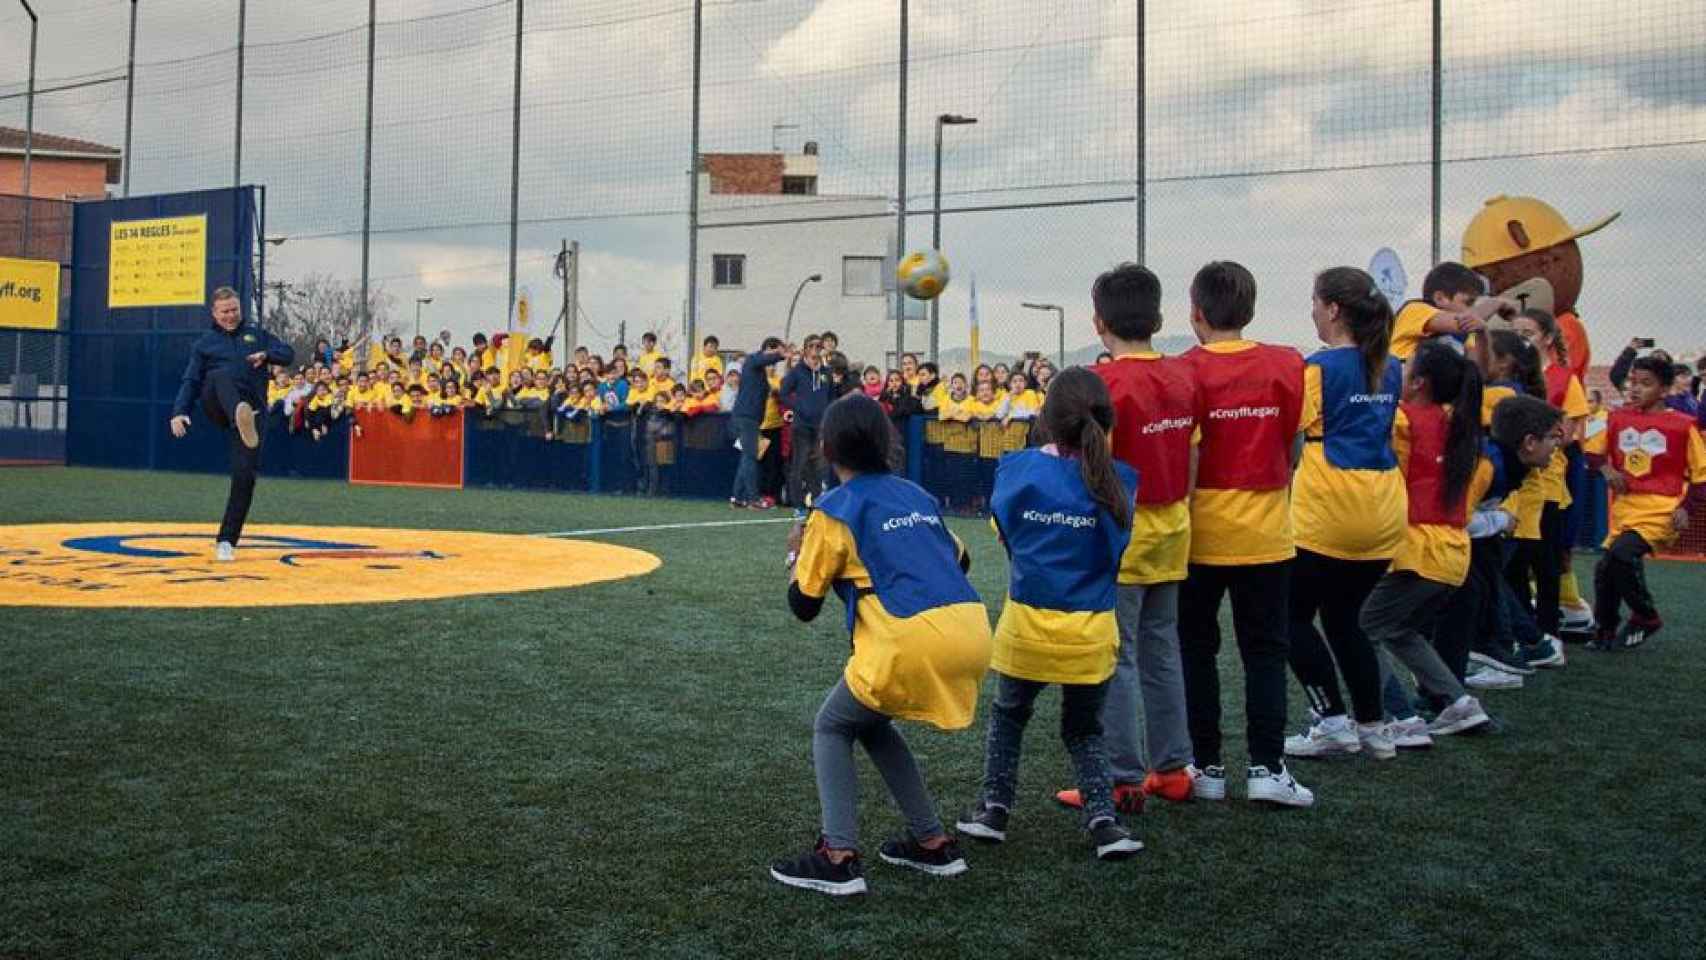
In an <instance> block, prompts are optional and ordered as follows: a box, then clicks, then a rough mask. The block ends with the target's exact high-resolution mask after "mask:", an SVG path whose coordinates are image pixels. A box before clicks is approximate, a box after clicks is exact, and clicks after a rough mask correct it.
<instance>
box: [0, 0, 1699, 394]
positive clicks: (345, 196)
mask: <svg viewBox="0 0 1706 960" xmlns="http://www.w3.org/2000/svg"><path fill="white" fill-rule="evenodd" d="M132 10H133V5H132V4H130V3H127V2H124V0H74V2H72V3H68V4H66V5H60V6H58V7H56V8H50V9H45V10H41V11H40V15H41V17H42V20H41V23H40V27H39V29H40V37H41V47H40V53H39V57H38V67H37V75H36V88H37V93H36V95H35V97H34V117H33V122H34V126H35V129H36V130H37V131H39V132H42V133H49V134H53V135H57V136H62V137H71V138H76V139H78V140H81V141H88V142H90V143H94V144H98V145H106V146H109V147H113V148H120V147H122V146H123V145H124V144H126V143H128V144H129V153H128V155H126V156H125V157H124V163H125V165H126V166H127V170H126V171H125V174H126V176H127V177H128V182H115V183H114V184H113V185H112V189H113V191H114V192H122V191H123V190H124V189H129V190H130V191H131V192H132V193H137V194H141V193H151V192H164V191H174V190H186V189H196V188H202V187H209V186H220V185H227V184H230V183H232V182H233V181H234V180H237V179H240V180H242V181H244V182H252V183H259V184H264V185H265V186H266V187H267V199H268V204H267V224H266V232H267V233H268V234H272V235H275V244H276V245H271V246H269V247H268V258H269V260H268V280H269V281H271V282H270V284H269V288H268V292H267V300H266V302H267V310H268V311H269V313H278V314H284V315H288V313H289V312H290V311H291V310H292V309H300V308H302V307H301V306H300V305H299V303H298V299H299V298H300V297H301V296H302V295H303V294H302V290H303V289H305V288H307V287H314V289H323V288H324V286H325V285H326V284H334V285H342V286H345V287H349V288H353V289H359V288H360V285H361V284H362V282H363V278H364V276H365V280H366V283H367V284H368V286H369V288H370V290H372V291H376V293H375V294H374V296H373V297H372V305H373V313H374V314H375V317H374V319H375V321H376V322H377V323H378V325H379V326H381V327H382V328H384V329H386V330H388V331H397V332H401V333H403V334H405V335H408V334H411V333H412V332H413V330H414V329H415V328H416V322H417V317H418V318H419V328H420V329H421V330H422V332H423V333H424V334H426V335H429V336H431V335H434V334H436V333H437V332H439V331H441V330H444V331H449V332H450V333H451V335H452V337H453V340H454V342H456V343H465V342H466V341H467V338H468V336H469V335H471V334H472V333H473V332H474V331H476V330H480V331H487V332H490V331H492V330H495V329H504V328H506V327H508V326H510V325H511V324H513V323H515V322H516V318H517V314H516V311H515V309H514V307H513V304H514V302H515V300H516V299H517V298H518V297H519V296H523V295H525V297H526V299H527V300H528V301H529V302H530V303H531V304H532V310H531V314H532V319H531V323H530V326H529V330H528V333H529V334H530V335H535V336H543V335H544V334H546V333H548V332H550V331H552V330H556V332H557V335H558V341H557V344H558V348H559V354H558V355H559V356H561V355H562V348H563V347H566V346H569V345H572V344H576V343H578V344H584V345H587V346H589V347H591V348H592V349H594V350H595V351H598V352H603V353H608V351H609V349H610V348H611V347H612V346H613V345H614V344H615V343H616V342H617V341H618V340H625V341H627V342H630V343H632V342H635V341H637V340H638V338H639V335H640V333H642V332H645V331H652V332H656V333H657V334H658V335H659V337H660V339H661V341H662V343H663V345H664V346H665V348H666V349H667V350H668V351H669V352H671V353H672V354H674V355H675V356H676V357H677V360H678V362H679V360H680V359H682V358H683V357H684V355H685V354H686V352H687V344H686V342H685V341H686V339H687V337H688V336H689V332H690V331H691V332H692V334H693V335H694V336H695V337H698V336H703V335H705V334H707V333H709V334H716V335H719V336H721V337H722V338H723V340H724V346H725V347H729V348H735V349H750V347H751V346H752V345H753V344H754V343H756V340H757V338H759V337H761V336H763V335H765V334H769V333H776V334H780V333H782V332H784V331H787V332H788V333H789V334H790V335H791V336H792V338H794V339H798V338H799V335H800V334H801V333H802V332H805V331H816V330H822V329H834V330H835V331H836V332H837V333H838V334H840V335H841V337H842V340H843V343H844V345H846V346H847V347H848V351H849V352H850V353H851V354H853V355H854V359H855V360H857V361H867V362H871V363H874V364H877V365H879V366H880V365H883V364H884V363H885V362H892V359H891V358H892V356H893V352H894V351H895V349H896V347H897V346H904V349H906V350H908V351H916V352H921V353H928V352H931V351H932V350H934V351H935V352H938V353H939V354H940V356H941V358H942V361H943V365H944V367H953V368H964V367H965V366H967V365H968V364H969V363H970V359H971V358H970V355H969V354H970V348H971V346H972V332H971V331H972V318H973V316H974V314H975V317H976V319H977V324H978V331H979V335H978V338H977V345H978V346H979V347H980V348H981V351H982V352H983V354H984V355H985V357H986V358H993V359H1011V358H1013V357H1015V356H1017V355H1019V354H1021V353H1023V352H1025V351H1031V350H1035V351H1039V352H1042V353H1044V354H1048V355H1052V354H1053V353H1054V352H1056V350H1057V349H1059V348H1060V346H1061V344H1060V342H1059V341H1060V340H1061V339H1064V347H1065V352H1066V353H1067V355H1068V356H1067V359H1068V360H1069V361H1072V362H1083V361H1085V360H1088V359H1090V358H1091V357H1093V356H1094V354H1095V352H1096V350H1097V349H1098V347H1097V345H1096V344H1095V342H1094V338H1093V335H1092V332H1091V326H1090V320H1089V313H1090V307H1089V302H1088V300H1089V298H1088V288H1089V283H1090V281H1091V279H1092V278H1093V277H1094V276H1095V274H1096V273H1098V272H1099V271H1101V270H1102V269H1105V268H1106V267H1108V266H1110V265H1112V264H1114V263H1117V262H1119V261H1122V260H1129V259H1135V258H1139V257H1141V258H1142V259H1143V260H1144V261H1145V262H1146V263H1148V264H1149V265H1150V266H1151V267H1153V268H1154V269H1155V270H1156V272H1157V273H1158V274H1159V275H1160V276H1161V278H1162V280H1163V284H1164V286H1165V289H1166V297H1165V302H1164V311H1165V316H1166V319H1167V326H1166V329H1165V330H1164V332H1163V336H1164V337H1165V336H1174V337H1185V336H1188V333H1189V331H1188V324H1187V322H1186V319H1187V317H1188V312H1189V310H1188V303H1187V300H1186V296H1185V294H1186V288H1187V286H1188V281H1189V278H1190V276H1191V274H1192V273H1193V272H1194V271H1195V269H1196V268H1197V267H1199V266H1200V265H1201V264H1202V263H1204V262H1205V261H1208V260H1211V259H1221V258H1229V259H1236V260H1239V261H1241V262H1243V263H1245V264H1246V265H1248V266H1249V267H1250V268H1251V269H1252V270H1253V272H1254V273H1255V275H1256V277H1257V280H1258V284H1259V288H1260V291H1261V293H1260V298H1259V302H1258V321H1257V322H1258V326H1257V328H1256V329H1255V331H1254V332H1255V334H1256V335H1259V336H1262V337H1264V338H1268V339H1273V340H1278V341H1282V342H1289V343H1293V344H1296V345H1298V346H1308V345H1309V344H1310V343H1311V342H1312V341H1313V338H1314V331H1313V327H1312V325H1311V324H1310V321H1309V319H1308V311H1309V286H1310V280H1311V278H1312V276H1313V274H1314V273H1315V272H1316V271H1318V270H1320V269H1322V268H1324V267H1327V266H1331V265H1337V264H1344V263H1348V264H1354V265H1358V266H1364V265H1367V264H1368V263H1369V261H1370V258H1371V256H1372V255H1373V254H1374V253H1375V252H1376V251H1377V250H1379V249H1381V248H1391V249H1392V250H1393V251H1395V252H1396V254H1397V255H1398V257H1399V258H1400V260H1401V261H1402V263H1403V265H1404V266H1405V267H1406V269H1407V273H1408V275H1409V288H1408V294H1409V295H1410V296H1416V295H1418V293H1419V290H1420V285H1421V278H1422V276H1423V275H1424V274H1425V273H1426V271H1427V269H1428V267H1429V266H1430V265H1431V264H1432V262H1433V261H1434V260H1435V259H1436V257H1437V258H1439V259H1455V258H1456V257H1457V256H1458V252H1459V246H1460V241H1461V237H1462V235H1463V231H1464V228H1465V227H1466V226H1467V224H1468V223H1469V222H1470V220H1471V218H1472V217H1474V216H1475V214H1476V213H1477V212H1478V211H1479V210H1480V209H1481V208H1482V205H1483V204H1484V203H1485V201H1487V200H1488V199H1489V198H1492V197H1495V196H1498V195H1506V194H1508V195H1526V196H1534V197H1538V198H1540V199H1542V200H1544V201H1546V202H1547V203H1549V204H1551V205H1552V206H1553V207H1555V208H1556V209H1557V210H1558V211H1559V212H1560V213H1561V214H1562V215H1563V216H1564V217H1565V218H1566V219H1567V220H1568V221H1569V222H1570V223H1571V224H1573V225H1577V226H1581V225H1585V224H1588V223H1592V222H1594V221H1596V220H1598V219H1600V218H1602V217H1604V216H1607V215H1609V214H1612V213H1616V212H1621V214H1622V216H1621V218H1620V219H1619V220H1618V221H1616V222H1615V223H1613V224H1612V225H1611V226H1610V227H1608V228H1606V229H1605V230H1603V231H1601V232H1598V233H1595V234H1592V235H1591V236H1587V237H1584V238H1582V239H1581V240H1580V241H1579V243H1580V249H1581V253H1582V260H1583V264H1584V267H1583V277H1582V293H1581V297H1580V302H1579V304H1578V308H1579V312H1580V313H1581V315H1582V316H1583V318H1584V319H1585V320H1586V322H1587V325H1588V328H1589V330H1590V334H1591V337H1592V343H1593V350H1594V355H1595V359H1596V363H1598V364H1605V363H1609V361H1610V359H1611V358H1612V357H1613V356H1614V355H1615V354H1616V353H1617V351H1618V350H1620V349H1621V348H1622V347H1623V346H1624V344H1625V343H1626V342H1627V341H1628V340H1629V339H1630V338H1632V337H1636V336H1643V337H1645V336H1651V337H1653V338H1654V339H1656V340H1658V341H1659V342H1660V343H1661V344H1664V345H1666V346H1669V347H1670V348H1671V349H1672V350H1673V351H1674V352H1675V353H1676V354H1678V355H1679V356H1684V357H1693V356H1694V355H1696V354H1698V353H1699V352H1700V349H1701V347H1702V346H1703V343H1706V336H1703V335H1702V334H1701V333H1700V328H1699V325H1698V322H1697V321H1696V320H1695V319H1694V303H1693V301H1694V297H1693V296H1692V292H1691V290H1690V284H1689V283H1688V278H1691V277H1692V276H1693V275H1694V274H1695V273H1697V272H1698V268H1699V266H1700V263H1701V259H1700V257H1701V255H1700V252H1699V251H1700V250H1701V249H1703V248H1706V243H1703V241H1706V226H1702V224H1706V197H1703V195H1702V193H1701V191H1700V190H1699V189H1698V174H1699V171H1700V170H1701V169H1703V164H1706V59H1702V58H1701V57H1700V56H1699V51H1700V50H1701V49H1706V18H1702V17H1701V16H1700V15H1699V7H1698V4H1695V3H1690V2H1687V0H1626V2H1620V3H1616V4H1613V3H1611V2H1609V0H1589V2H1580V3H1572V4H1553V5H1536V4H1532V3H1524V2H1517V0H1478V2H1475V3H1468V2H1460V0H1437V2H1436V0H1326V2H1318V3H1300V2H1296V0H1260V2H1252V3H1242V4H1218V5H1216V4H1200V3H1189V2H1184V0H1147V2H1139V0H1112V2H1109V0H1098V2H1091V0H1062V2H1060V3H1056V4H1051V5H1048V6H1047V8H1046V9H1039V8H1037V7H1036V6H1035V5H1029V4H1024V3H1020V2H1018V0H954V2H947V0H944V2H934V3H922V2H920V3H907V4H903V3H901V2H899V0H883V2H878V0H750V2H737V0H713V2H704V3H698V4H696V3H694V2H692V0H638V2H615V0H608V2H607V0H414V2H404V0H379V2H377V3H374V4H373V6H372V16H371V21H370V18H369V8H368V5H367V4H363V3H360V2H345V0H300V2H291V3H285V2H282V0H247V2H246V3H241V2H232V0H151V2H147V3H143V4H141V5H140V6H139V7H137V8H136V10H137V17H136V28H135V34H134V47H135V61H136V62H135V69H134V71H131V70H130V69H129V68H128V65H127V61H128V57H129V52H130V48H131V41H132V34H131V29H130V23H131V13H132ZM1436 18H1437V22H1438V41H1439V42H1438V57H1437V61H1436V57H1435V49H1434V47H1435V21H1436ZM696 20H697V24H698V29H697V32H696V29H695V25H696ZM903 22H904V29H903ZM27 26H28V23H27V20H26V19H25V18H24V17H23V15H22V14H21V13H14V12H11V11H5V12H0V127H6V128H14V129H21V128H22V127H23V126H24V125H25V121H26V116H25V115H26V103H27V100H28V99H29V98H28V97H27V96H26V86H27V77H26V74H25V70H26V64H27V61H28V56H27V54H28V30H27ZM518 31H519V36H518ZM518 54H519V57H520V70H519V75H518V71H517V57H518ZM696 64H697V73H696V72H695V66H696ZM370 71H371V76H372V78H373V79H372V88H371V110H369V106H368V105H369V102H370V95H369V87H368V77H369V74H370ZM903 78H904V79H903ZM239 98H240V99H241V108H240V109H241V123H240V124H239V122H238V114H239ZM903 100H904V103H905V116H906V118H907V122H906V124H905V126H904V131H903V128H902V124H901V122H900V117H901V115H902V113H901V111H902V102H903ZM696 104H697V111H695V105H696ZM696 116H697V124H696V123H695V117H696ZM944 116H947V117H951V118H954V120H953V121H952V122H947V123H943V122H941V121H940V119H939V118H942V117H944ZM972 120H975V122H962V121H972ZM903 136H904V140H905V145H904V148H903V147H902V137H903ZM938 137H940V141H939V142H940V149H938V146H937V145H938ZM370 143H371V146H370V145H369V144H370ZM695 144H697V149H698V155H697V157H695V155H694V148H695ZM1436 151H1437V153H1436ZM4 159H5V162H6V163H7V164H15V152H8V153H6V154H5V157H4ZM239 159H240V166H239ZM44 164H45V165H44ZM47 166H51V164H46V161H45V160H44V159H38V163H37V170H38V173H39V171H41V170H44V169H46V167H47ZM3 169H4V170H5V171H6V176H12V175H13V174H12V172H11V171H12V170H13V169H14V168H13V167H12V166H8V167H5V168H3ZM938 169H940V192H939V195H940V203H939V205H938V199H937V198H938V191H937V170H938ZM369 170H371V180H370V181H369V180H368V178H367V174H368V171H369ZM39 182H40V181H38V183H39ZM1436 185H1437V204H1436ZM0 192H13V193H16V192H18V187H17V186H16V185H14V184H12V181H10V180H7V181H4V182H0ZM903 208H904V210H905V215H904V216H903V215H902V213H901V211H902V209H903ZM938 212H939V220H940V223H939V225H938V223H937V221H938ZM8 229H16V228H12V227H8ZM937 229H939V230H940V234H941V240H940V244H939V245H940V247H941V248H942V249H943V250H944V251H945V252H946V253H947V254H948V256H949V258H950V260H951V262H952V264H953V269H954V280H953V283H952V284H951V285H950V287H949V288H948V291H947V292H946V293H945V294H944V295H943V296H942V297H941V298H940V299H939V301H937V303H936V304H935V305H934V307H933V309H927V308H924V307H923V306H922V305H920V304H917V303H915V302H912V301H907V300H905V299H904V298H902V297H900V296H898V295H896V294H895V292H894V291H893V289H892V287H893V284H892V282H889V281H888V280H887V278H888V277H889V276H890V265H891V264H892V262H893V258H894V257H895V255H896V253H897V252H899V251H900V250H902V249H904V248H918V247H924V246H929V245H931V244H932V243H933V240H932V237H933V233H934V231H936V230H937ZM902 234H904V238H903V236H902ZM512 236H513V238H514V247H515V253H514V256H513V258H512V256H511V253H510V247H511V238H512ZM571 242H572V243H576V244H578V246H579V250H580V256H579V262H578V263H577V264H575V265H574V266H575V269H573V270H568V269H559V267H560V265H561V263H560V261H561V259H562V258H560V256H559V253H560V251H561V250H562V249H563V247H564V246H566V245H567V244H569V243H571ZM690 258H691V259H690ZM512 264H513V266H512ZM560 274H561V275H560ZM690 275H691V276H692V277H693V278H694V282H693V284H692V286H691V288H690V285H689V276H690ZM570 277H573V278H575V279H576V280H578V282H577V283H576V284H575V286H574V289H573V292H572V297H571V295H570V294H569V292H567V291H565V289H564V288H565V283H566V281H567V279H568V278H570ZM813 277H816V278H818V279H815V280H814V279H811V278H813ZM974 280H975V282H974ZM316 284H317V285H318V286H315V285H316ZM974 287H975V301H974V293H973V291H974ZM571 303H572V304H573V306H572V307H571V306H570V304H571ZM1027 304H1029V305H1033V306H1027ZM1034 307H1043V308H1045V309H1035V308H1034ZM1051 307H1058V308H1059V309H1058V311H1056V310H1053V309H1046V308H1051ZM1057 317H1063V318H1064V323H1063V324H1060V325H1057V323H1058V321H1057ZM1062 326H1063V327H1064V337H1063V338H1062V336H1061V333H1062V329H1061V328H1062ZM748 341H752V342H750V343H749V342H748ZM1165 342H1166V343H1167V344H1168V345H1169V346H1173V347H1177V346H1178V342H1176V341H1165Z"/></svg>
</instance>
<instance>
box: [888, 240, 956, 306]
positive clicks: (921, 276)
mask: <svg viewBox="0 0 1706 960" xmlns="http://www.w3.org/2000/svg"><path fill="white" fill-rule="evenodd" d="M895 279H896V280H897V281H899V283H900V288H901V289H902V290H904V291H905V292H906V295H907V296H909V297H911V298H913V299H914V300H934V299H936V298H937V297H939V296H941V295H942V291H943V290H946V289H948V258H947V257H944V256H942V254H941V251H938V250H914V251H912V252H911V253H908V254H907V255H906V256H904V257H902V258H901V259H900V266H898V267H896V268H895Z"/></svg>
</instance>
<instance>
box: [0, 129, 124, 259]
mask: <svg viewBox="0 0 1706 960" xmlns="http://www.w3.org/2000/svg"><path fill="white" fill-rule="evenodd" d="M30 153H31V157H30V196H31V197H32V198H34V199H33V201H26V200H25V198H24V196H23V193H24V131H23V130H20V129H18V128H17V127H0V257H30V258H35V259H46V260H55V259H57V260H61V261H63V260H67V259H69V258H70V256H71V246H70V244H71V204H70V203H69V202H68V201H72V200H102V199H105V198H106V196H107V192H108V191H107V187H108V185H110V184H115V183H117V182H119V179H120V176H121V174H122V173H123V159H122V157H121V155H120V151H118V150H117V149H114V148H113V147H107V146H102V145H101V144H98V143H90V142H89V141H87V140H77V139H73V138H71V137H61V136H56V135H54V134H51V133H42V132H41V131H39V130H38V131H36V132H35V136H34V137H33V138H32V141H31V150H30ZM26 204H27V205H28V206H29V208H30V211H29V217H28V221H29V236H28V237H26V236H24V223H25V219H26V218H25V216H24V208H25V206H26Z"/></svg>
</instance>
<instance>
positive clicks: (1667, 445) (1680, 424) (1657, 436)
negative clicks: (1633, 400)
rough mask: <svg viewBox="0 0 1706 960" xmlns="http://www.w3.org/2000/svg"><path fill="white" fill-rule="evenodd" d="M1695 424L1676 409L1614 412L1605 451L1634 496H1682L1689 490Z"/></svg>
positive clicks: (1606, 433)
mask: <svg viewBox="0 0 1706 960" xmlns="http://www.w3.org/2000/svg"><path fill="white" fill-rule="evenodd" d="M1693 427H1694V421H1692V420H1690V419H1689V417H1688V415H1687V414H1684V413H1678V412H1677V411H1675V410H1668V409H1667V410H1661V411H1659V412H1658V413H1643V412H1641V411H1638V410H1613V411H1612V412H1611V416H1610V417H1608V418H1607V419H1606V423H1605V449H1606V452H1607V454H1609V455H1610V457H1611V465H1612V466H1614V467H1616V468H1617V469H1618V470H1620V471H1622V473H1623V476H1624V478H1625V479H1626V480H1627V481H1628V483H1629V492H1630V493H1657V494H1662V495H1664V496H1667V497H1680V496H1682V495H1683V494H1684V493H1685V492H1687V490H1688V434H1689V431H1690V430H1691V429H1693Z"/></svg>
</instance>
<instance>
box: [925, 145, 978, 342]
mask: <svg viewBox="0 0 1706 960" xmlns="http://www.w3.org/2000/svg"><path fill="white" fill-rule="evenodd" d="M976 122H977V118H976V117H965V116H961V115H959V114H957V113H943V114H938V115H937V117H936V202H935V203H934V204H933V205H932V206H931V211H930V247H931V249H933V250H936V251H937V252H940V251H941V249H942V128H943V127H959V126H965V125H966V124H971V123H976ZM941 333H942V298H941V297H937V298H936V299H934V300H932V301H930V361H931V362H932V363H934V362H936V353H937V347H938V345H939V344H938V341H939V340H940V338H941Z"/></svg>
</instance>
